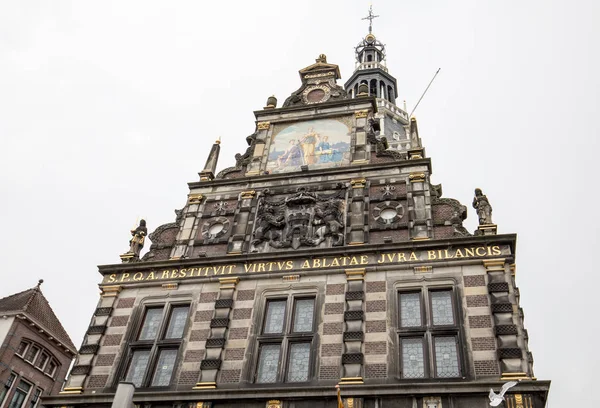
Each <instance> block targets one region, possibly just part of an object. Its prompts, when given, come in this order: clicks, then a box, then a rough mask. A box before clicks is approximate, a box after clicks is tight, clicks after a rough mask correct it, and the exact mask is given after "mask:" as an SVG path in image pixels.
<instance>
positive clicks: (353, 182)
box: [350, 177, 367, 188]
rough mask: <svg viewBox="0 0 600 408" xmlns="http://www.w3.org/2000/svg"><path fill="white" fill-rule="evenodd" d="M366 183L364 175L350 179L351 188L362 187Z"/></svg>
mask: <svg viewBox="0 0 600 408" xmlns="http://www.w3.org/2000/svg"><path fill="white" fill-rule="evenodd" d="M366 184H367V179H366V178H364V177H363V178H358V179H352V180H350V185H352V188H364V187H365V185H366Z"/></svg>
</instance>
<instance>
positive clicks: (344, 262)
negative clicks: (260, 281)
mask: <svg viewBox="0 0 600 408" xmlns="http://www.w3.org/2000/svg"><path fill="white" fill-rule="evenodd" d="M508 255H510V247H509V246H508V245H493V246H476V247H463V248H453V249H431V250H425V251H423V250H421V251H398V252H382V253H380V254H377V255H374V254H369V255H355V256H325V257H313V258H300V259H296V260H284V261H272V262H246V263H231V264H225V265H208V266H194V267H189V268H177V269H163V270H150V271H144V272H122V273H118V274H110V275H105V276H104V281H103V283H104V284H114V283H127V282H145V281H155V280H173V279H188V278H197V277H206V276H226V275H243V274H252V273H262V272H289V271H294V270H308V269H326V268H345V267H356V266H363V267H365V266H377V265H393V264H403V263H410V262H425V261H443V260H449V259H473V258H487V257H502V256H508Z"/></svg>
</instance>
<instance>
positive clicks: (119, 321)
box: [110, 316, 129, 327]
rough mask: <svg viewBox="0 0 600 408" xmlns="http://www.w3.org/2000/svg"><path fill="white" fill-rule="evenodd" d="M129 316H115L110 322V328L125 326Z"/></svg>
mask: <svg viewBox="0 0 600 408" xmlns="http://www.w3.org/2000/svg"><path fill="white" fill-rule="evenodd" d="M128 321H129V316H115V317H113V318H112V319H111V321H110V327H123V326H127V322H128Z"/></svg>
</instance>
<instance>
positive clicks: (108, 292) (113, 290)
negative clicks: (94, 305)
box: [100, 285, 123, 297]
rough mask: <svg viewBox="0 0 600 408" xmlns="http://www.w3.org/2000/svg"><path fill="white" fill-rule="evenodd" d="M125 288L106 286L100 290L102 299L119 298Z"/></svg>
mask: <svg viewBox="0 0 600 408" xmlns="http://www.w3.org/2000/svg"><path fill="white" fill-rule="evenodd" d="M122 289H123V288H122V287H121V286H120V285H113V286H104V287H102V288H100V296H101V297H117V296H118V295H119V292H121V290H122Z"/></svg>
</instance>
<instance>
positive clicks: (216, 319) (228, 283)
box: [193, 277, 240, 390]
mask: <svg viewBox="0 0 600 408" xmlns="http://www.w3.org/2000/svg"><path fill="white" fill-rule="evenodd" d="M239 281H240V279H239V278H237V277H228V278H219V282H220V283H221V287H220V288H219V298H218V299H217V300H216V302H215V312H214V315H213V318H212V320H211V321H210V336H209V337H208V339H207V340H206V346H205V347H206V354H205V356H204V360H202V362H201V363H200V378H199V379H198V382H197V383H196V386H195V387H194V388H193V389H194V390H203V389H210V388H217V374H218V373H219V369H220V368H221V362H222V357H221V354H222V353H223V349H224V348H225V339H226V334H227V329H228V327H229V321H230V319H231V316H230V315H231V311H232V310H233V295H234V293H235V287H236V285H237V283H238V282H239Z"/></svg>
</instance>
